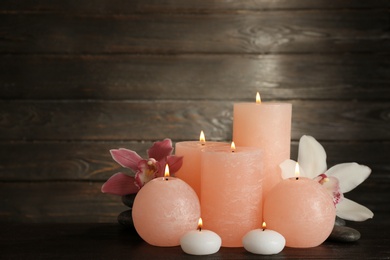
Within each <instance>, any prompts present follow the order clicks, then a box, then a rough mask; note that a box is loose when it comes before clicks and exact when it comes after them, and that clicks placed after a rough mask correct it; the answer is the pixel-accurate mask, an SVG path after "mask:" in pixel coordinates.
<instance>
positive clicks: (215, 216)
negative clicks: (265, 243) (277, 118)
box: [201, 146, 263, 247]
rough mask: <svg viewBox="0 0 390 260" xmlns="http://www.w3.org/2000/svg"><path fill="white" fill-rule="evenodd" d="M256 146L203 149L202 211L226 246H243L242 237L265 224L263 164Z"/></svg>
mask: <svg viewBox="0 0 390 260" xmlns="http://www.w3.org/2000/svg"><path fill="white" fill-rule="evenodd" d="M259 158H261V151H260V149H258V148H256V147H237V148H236V149H234V148H230V147H226V146H224V147H208V148H205V149H203V150H202V178H201V184H202V193H201V201H202V203H201V212H202V218H203V220H204V227H205V228H206V229H209V230H211V231H214V232H215V233H217V234H218V235H219V236H220V237H221V238H222V246H223V247H242V246H243V244H242V238H243V236H244V235H245V234H246V233H248V232H249V231H250V230H252V229H255V228H258V227H260V226H261V215H262V181H263V175H262V164H261V160H259Z"/></svg>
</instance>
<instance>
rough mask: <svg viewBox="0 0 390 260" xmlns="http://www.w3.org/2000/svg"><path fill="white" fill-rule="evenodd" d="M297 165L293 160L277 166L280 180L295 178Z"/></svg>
mask: <svg viewBox="0 0 390 260" xmlns="http://www.w3.org/2000/svg"><path fill="white" fill-rule="evenodd" d="M296 164H297V162H296V161H293V160H290V159H288V160H285V161H284V162H282V163H281V164H279V167H280V169H281V170H282V178H283V179H288V178H293V177H294V176H295V165H296Z"/></svg>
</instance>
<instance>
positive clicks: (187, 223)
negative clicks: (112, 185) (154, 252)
mask: <svg viewBox="0 0 390 260" xmlns="http://www.w3.org/2000/svg"><path fill="white" fill-rule="evenodd" d="M166 168H168V167H166ZM166 172H168V170H166ZM166 175H169V173H168V174H167V173H166ZM132 216H133V222H134V227H135V229H136V231H137V233H138V234H139V236H140V237H141V238H142V239H143V240H145V241H146V242H147V243H149V244H151V245H154V246H178V245H180V238H181V237H182V236H183V235H184V234H185V233H187V232H188V231H190V230H194V229H196V227H197V224H198V220H199V217H200V203H199V199H198V196H197V195H196V193H195V191H194V190H193V189H192V188H191V187H190V186H189V185H188V184H187V183H185V182H184V181H182V180H180V179H178V178H174V177H167V176H165V177H160V178H156V179H153V180H151V181H149V182H148V183H147V184H146V185H145V186H143V187H142V189H140V190H139V192H138V193H137V196H136V197H135V199H134V204H133V209H132Z"/></svg>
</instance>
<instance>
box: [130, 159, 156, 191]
mask: <svg viewBox="0 0 390 260" xmlns="http://www.w3.org/2000/svg"><path fill="white" fill-rule="evenodd" d="M138 169H139V171H137V172H136V174H135V182H136V185H137V186H138V187H139V188H142V186H144V185H145V184H146V183H148V182H149V181H151V180H153V179H154V178H156V177H157V173H158V172H159V170H160V165H159V162H157V161H156V160H155V159H153V158H150V159H149V160H141V161H140V162H139V164H138Z"/></svg>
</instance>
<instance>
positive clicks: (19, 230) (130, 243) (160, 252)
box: [0, 214, 390, 260]
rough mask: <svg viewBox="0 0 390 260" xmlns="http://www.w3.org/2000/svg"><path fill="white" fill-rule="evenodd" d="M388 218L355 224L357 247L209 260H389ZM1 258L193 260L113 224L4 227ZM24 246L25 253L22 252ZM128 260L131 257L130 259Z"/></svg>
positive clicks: (239, 253) (328, 245) (225, 253)
mask: <svg viewBox="0 0 390 260" xmlns="http://www.w3.org/2000/svg"><path fill="white" fill-rule="evenodd" d="M386 219H389V214H384V215H382V216H380V218H376V219H375V220H373V221H368V222H363V223H351V226H353V227H354V228H356V229H358V230H359V231H360V232H361V233H362V238H361V239H360V240H359V241H358V242H356V243H347V244H344V243H334V242H333V243H332V242H325V243H324V244H322V245H320V246H317V247H313V248H288V247H285V248H284V249H283V251H282V252H281V253H279V254H277V255H272V256H259V255H256V254H251V253H249V252H247V251H246V250H245V249H244V248H242V247H241V248H227V247H222V248H221V249H220V250H219V251H218V252H217V253H215V254H212V255H206V256H202V257H201V259H205V260H221V259H222V260H225V259H236V260H240V259H332V260H334V259H388V256H389V254H390V249H389V247H388V245H389V243H390V239H389V237H388V236H387V234H386V230H388V229H389V227H390V223H389V222H388V221H386ZM0 228H1V230H2V234H3V236H1V237H0V245H1V246H2V248H1V249H2V257H3V258H5V259H30V258H31V256H34V257H39V258H40V259H76V260H77V259H83V260H84V259H127V258H130V257H131V259H157V260H159V259H164V260H176V259H184V260H192V259H194V258H195V257H194V256H192V255H188V254H185V253H184V252H183V251H182V250H181V248H180V247H179V246H176V247H156V246H151V245H149V244H147V243H146V242H144V241H143V240H142V239H141V238H140V237H139V236H138V235H137V233H136V231H135V230H134V229H124V228H122V227H120V226H119V225H118V224H115V223H94V224H91V223H79V224H76V223H71V224H69V223H60V224H56V223H44V224H30V223H26V224H14V223H9V224H0ZM21 247H22V248H23V250H21ZM129 256H130V257H129Z"/></svg>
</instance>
